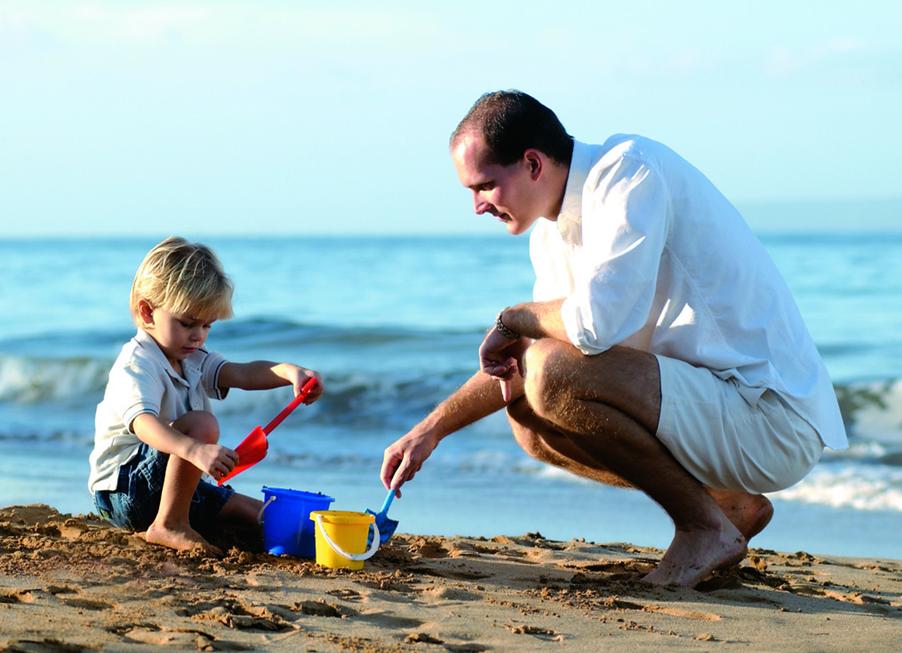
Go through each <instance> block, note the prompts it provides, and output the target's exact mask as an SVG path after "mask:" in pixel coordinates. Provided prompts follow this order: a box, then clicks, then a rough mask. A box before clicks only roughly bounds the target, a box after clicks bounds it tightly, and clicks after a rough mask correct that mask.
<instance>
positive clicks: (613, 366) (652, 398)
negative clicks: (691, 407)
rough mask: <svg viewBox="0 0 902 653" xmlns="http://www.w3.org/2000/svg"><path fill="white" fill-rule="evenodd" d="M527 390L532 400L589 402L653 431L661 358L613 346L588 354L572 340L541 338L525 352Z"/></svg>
mask: <svg viewBox="0 0 902 653" xmlns="http://www.w3.org/2000/svg"><path fill="white" fill-rule="evenodd" d="M526 392H527V397H529V398H530V400H531V403H532V400H534V399H535V400H539V401H547V402H549V403H555V402H557V403H560V402H566V401H567V400H569V399H576V400H579V401H590V402H594V403H599V404H604V405H605V406H609V407H611V408H614V409H616V410H618V411H620V412H622V413H624V414H626V415H628V416H630V417H631V418H632V419H634V420H636V421H637V422H639V423H640V424H641V425H642V426H643V427H645V429H646V430H648V432H649V433H651V434H652V435H653V434H654V433H655V432H656V431H657V428H658V421H659V418H660V413H661V377H660V372H659V369H658V361H657V358H656V357H655V355H654V354H650V353H648V352H645V351H640V350H638V349H631V348H629V347H619V346H615V347H611V349H609V350H607V351H605V352H602V353H600V354H597V355H594V356H587V355H585V354H583V353H582V352H581V351H579V350H578V349H576V347H573V346H572V345H570V344H568V343H562V342H559V341H555V340H551V339H543V340H537V341H536V342H535V343H533V345H532V346H531V347H530V348H529V349H528V350H527V353H526ZM530 395H532V396H530Z"/></svg>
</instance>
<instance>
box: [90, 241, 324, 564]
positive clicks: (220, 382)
mask: <svg viewBox="0 0 902 653" xmlns="http://www.w3.org/2000/svg"><path fill="white" fill-rule="evenodd" d="M130 307H131V312H132V316H133V318H134V320H135V323H136V324H137V326H138V333H137V335H136V336H135V337H134V338H132V339H131V340H130V341H129V342H128V343H126V344H125V346H123V348H122V351H121V352H120V353H119V357H118V358H117V359H116V362H115V363H114V364H113V369H112V370H111V371H110V375H109V382H108V383H107V387H106V391H105V393H104V397H103V401H101V402H100V404H98V406H97V414H96V418H95V436H94V450H93V452H92V453H91V457H90V463H91V473H90V478H89V480H88V487H89V489H90V491H91V493H92V494H93V495H94V503H95V505H96V507H97V509H98V510H99V511H100V514H101V515H102V516H103V517H104V518H106V519H107V520H108V521H110V522H112V523H113V524H115V525H116V526H119V527H121V528H127V529H129V530H133V531H138V532H140V531H144V533H143V535H142V536H143V537H144V539H145V540H147V541H148V542H151V543H154V544H161V545H164V546H169V547H172V548H174V549H177V550H187V549H193V548H195V547H200V548H202V549H204V550H206V551H208V552H211V553H219V550H218V549H217V548H216V547H214V546H212V545H211V544H209V543H208V542H207V541H206V540H205V539H204V538H203V536H202V535H201V534H200V533H199V532H198V531H199V530H200V531H203V532H211V531H215V530H216V529H217V527H218V526H220V525H222V524H231V525H234V526H239V527H252V528H259V526H257V515H258V513H259V511H260V509H261V507H262V504H261V502H260V501H258V500H256V499H253V498H251V497H248V496H244V495H241V494H237V493H235V492H234V490H232V489H231V488H230V487H228V486H226V487H221V488H220V487H218V486H217V485H215V484H213V483H208V482H207V481H205V480H202V479H201V475H202V474H205V473H206V474H209V475H210V476H212V477H213V478H221V477H222V476H225V475H226V474H227V473H228V472H229V471H230V470H231V469H232V468H233V467H234V466H235V464H236V463H237V462H238V454H236V453H235V452H234V451H233V450H232V449H229V448H227V447H223V446H221V445H219V444H218V440H219V425H218V423H217V421H216V418H215V417H214V416H213V414H212V413H211V412H210V411H211V408H210V398H211V397H212V398H215V399H223V398H225V396H226V394H227V393H228V389H229V388H241V389H244V390H264V389H269V388H275V387H278V386H283V385H291V386H293V387H294V392H295V394H297V393H298V392H300V389H301V386H303V385H304V383H305V382H306V381H307V379H308V378H310V377H313V378H316V379H317V384H316V386H315V387H314V389H313V390H312V391H311V392H310V395H309V396H308V398H307V399H306V400H305V403H312V402H313V401H316V399H317V398H318V397H319V395H320V394H321V393H322V390H323V387H322V383H321V381H320V380H319V374H317V373H316V372H314V371H313V370H308V369H305V368H303V367H298V366H297V365H292V364H290V363H271V362H269V361H255V362H251V363H243V364H239V363H231V362H228V361H226V360H225V359H224V358H223V357H222V356H221V355H219V354H216V353H213V352H209V351H207V350H206V349H204V341H205V340H206V339H207V334H208V333H209V331H210V326H211V325H212V324H213V322H215V321H216V320H218V319H225V318H229V317H231V316H232V283H231V281H230V280H229V278H228V277H227V276H226V275H225V273H224V272H223V270H222V267H221V265H220V263H219V260H218V259H217V258H216V255H215V254H214V253H213V252H212V251H211V250H210V249H209V248H207V247H205V246H203V245H200V244H195V243H189V242H187V241H185V240H184V239H182V238H172V237H171V238H167V239H166V240H164V241H163V242H161V243H160V244H158V245H157V246H155V247H154V248H153V249H151V250H150V252H149V253H148V254H147V256H145V257H144V261H143V262H142V263H141V265H140V267H139V268H138V271H137V273H136V274H135V279H134V282H133V283H132V291H131V301H130Z"/></svg>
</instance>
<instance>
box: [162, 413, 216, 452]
mask: <svg viewBox="0 0 902 653" xmlns="http://www.w3.org/2000/svg"><path fill="white" fill-rule="evenodd" d="M172 428H174V429H175V430H176V431H180V432H181V433H184V434H185V435H187V436H188V437H189V438H193V439H195V440H197V441H199V442H205V443H207V444H213V443H216V442H219V422H218V421H217V420H216V417H214V416H213V414H212V413H208V412H206V411H202V410H193V411H191V412H188V413H185V414H184V415H182V416H181V417H179V418H178V419H177V420H175V421H174V422H173V423H172Z"/></svg>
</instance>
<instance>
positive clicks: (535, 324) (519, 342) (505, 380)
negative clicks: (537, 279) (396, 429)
mask: <svg viewBox="0 0 902 653" xmlns="http://www.w3.org/2000/svg"><path fill="white" fill-rule="evenodd" d="M563 301H564V300H563V299H555V300H552V301H548V302H526V303H524V304H517V305H516V306H510V307H508V308H505V309H504V310H503V311H501V312H500V313H499V314H498V317H497V319H496V321H495V326H493V327H492V328H491V329H490V330H489V332H488V334H486V337H485V339H484V340H483V341H482V345H480V347H479V363H480V366H481V367H482V371H483V372H485V373H486V374H488V375H489V376H492V377H494V378H495V379H497V380H498V381H500V382H501V396H502V397H503V399H504V401H505V403H507V402H508V401H510V400H511V395H512V389H511V382H512V381H513V379H515V378H517V377H522V376H523V374H524V373H525V370H524V368H523V353H524V352H525V351H526V349H527V348H528V343H529V342H530V341H531V340H538V339H539V338H553V339H555V340H560V341H562V342H569V340H568V339H567V332H566V330H565V328H564V322H563V320H562V319H561V305H562V304H563Z"/></svg>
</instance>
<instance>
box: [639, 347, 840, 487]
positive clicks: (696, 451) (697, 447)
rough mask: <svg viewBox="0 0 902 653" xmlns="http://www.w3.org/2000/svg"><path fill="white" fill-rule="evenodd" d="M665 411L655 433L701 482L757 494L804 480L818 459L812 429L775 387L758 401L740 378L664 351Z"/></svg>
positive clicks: (818, 448) (661, 362)
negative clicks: (743, 387) (725, 377)
mask: <svg viewBox="0 0 902 653" xmlns="http://www.w3.org/2000/svg"><path fill="white" fill-rule="evenodd" d="M658 358H659V370H660V383H661V411H660V421H659V425H658V429H657V431H656V435H657V437H658V439H659V440H660V441H661V442H662V443H663V444H664V446H665V447H667V449H668V450H669V451H670V453H671V454H673V456H674V458H676V459H677V461H679V463H680V464H681V465H682V466H683V467H684V468H685V469H686V470H687V471H688V472H689V473H690V474H692V475H693V476H694V477H695V478H696V479H698V480H699V481H700V482H702V483H703V484H705V485H707V486H709V487H712V488H719V489H729V490H739V491H745V492H751V493H753V494H758V493H761V492H771V491H775V490H779V489H783V488H785V487H788V486H789V485H792V484H793V483H795V482H797V481H798V480H800V479H801V478H802V477H803V476H804V475H805V474H807V473H808V471H810V469H811V467H813V466H814V464H815V463H816V462H817V460H818V459H819V458H820V454H821V451H822V449H823V445H822V444H821V442H820V438H819V437H818V435H817V433H816V432H815V431H814V429H813V428H812V427H811V426H810V425H809V424H807V423H806V422H805V421H804V420H803V419H802V418H801V417H799V416H798V415H797V414H796V413H795V412H794V411H793V410H792V409H791V408H790V407H789V406H788V404H786V402H785V401H783V400H782V399H781V398H780V397H779V396H778V395H777V394H776V393H775V392H773V391H771V390H767V391H765V392H764V394H762V395H761V397H760V398H759V400H758V401H757V403H755V404H752V403H750V402H749V401H747V400H746V399H745V398H743V396H742V394H741V393H740V391H739V385H738V383H737V382H736V381H735V380H732V379H731V380H726V381H725V380H723V379H721V378H719V377H718V376H716V375H715V374H714V373H713V372H711V370H708V369H705V368H702V367H694V366H692V365H690V364H689V363H685V362H683V361H679V360H674V359H672V358H667V357H664V356H660V357H658Z"/></svg>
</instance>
